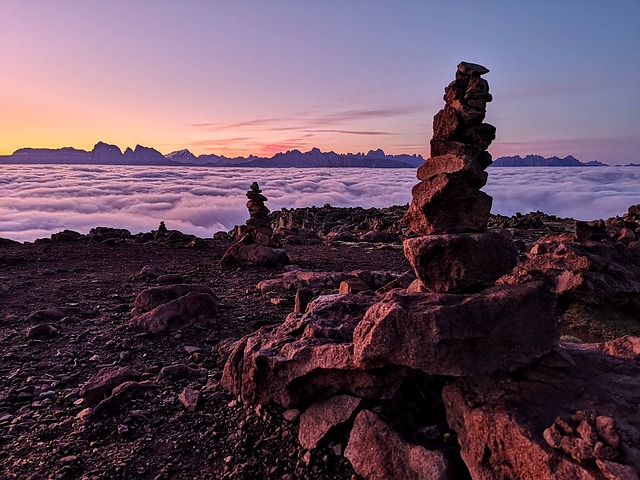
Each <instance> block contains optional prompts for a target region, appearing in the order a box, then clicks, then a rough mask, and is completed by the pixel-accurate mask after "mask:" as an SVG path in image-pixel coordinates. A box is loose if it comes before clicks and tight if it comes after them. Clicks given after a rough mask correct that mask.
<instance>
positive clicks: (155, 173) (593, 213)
mask: <svg viewBox="0 0 640 480" xmlns="http://www.w3.org/2000/svg"><path fill="white" fill-rule="evenodd" d="M489 173H490V175H489V183H488V185H487V186H486V187H485V191H486V192H487V193H489V194H491V195H492V196H493V197H494V201H493V212H494V213H500V214H504V215H512V214H513V213H515V212H517V211H520V212H523V213H525V212H528V211H534V210H542V211H544V212H545V213H549V214H555V215H559V216H563V217H574V218H578V219H582V220H589V219H594V218H607V217H610V216H614V215H621V214H622V213H624V212H625V211H626V209H627V207H628V206H629V205H632V204H636V203H640V168H633V167H620V168H556V169H551V168H546V169H544V168H538V169H534V168H527V169H522V168H495V169H490V171H489ZM253 181H258V182H259V183H260V185H261V187H262V189H263V191H264V193H265V195H266V196H267V197H268V198H269V201H268V202H267V206H268V207H269V208H270V209H271V210H278V209H280V208H283V207H286V208H297V207H307V206H311V205H316V206H322V205H324V204H326V203H328V204H331V205H333V206H363V207H384V206H389V205H397V204H405V203H407V202H409V201H410V200H411V187H412V186H413V185H414V184H415V183H416V179H415V170H412V169H398V170H395V169H393V170H388V169H301V170H296V169H232V168H184V169H179V168H162V167H153V168H148V167H93V166H46V165H36V166H18V165H5V166H3V167H2V173H1V174H0V237H4V238H11V239H15V240H20V241H32V240H34V239H35V238H38V237H44V236H49V235H50V234H51V233H54V232H57V231H60V230H63V229H71V230H77V231H79V232H82V233H86V232H88V231H89V229H91V228H92V227H96V226H109V227H117V228H127V229H129V230H131V231H132V232H133V233H137V232H140V231H150V230H152V229H155V228H156V227H157V226H158V224H159V222H160V221H164V222H165V223H166V224H167V227H168V228H170V229H176V230H180V231H183V232H185V233H192V234H196V235H198V236H201V237H209V236H211V234H212V233H214V232H216V231H218V230H230V229H231V228H232V227H233V226H234V225H236V224H241V223H244V221H245V220H246V219H247V217H248V214H247V210H246V207H245V203H246V197H245V192H246V190H247V188H248V186H249V185H250V184H251V183H252V182H253Z"/></svg>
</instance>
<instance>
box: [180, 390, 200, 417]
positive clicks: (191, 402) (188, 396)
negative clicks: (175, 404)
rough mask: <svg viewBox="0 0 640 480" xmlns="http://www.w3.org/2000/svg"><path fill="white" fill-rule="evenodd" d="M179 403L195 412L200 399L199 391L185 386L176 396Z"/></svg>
mask: <svg viewBox="0 0 640 480" xmlns="http://www.w3.org/2000/svg"><path fill="white" fill-rule="evenodd" d="M178 400H180V403H181V404H182V405H183V406H184V408H186V409H187V410H188V411H190V412H195V410H196V408H197V407H198V401H199V400H200V392H199V391H198V390H194V389H192V388H189V387H186V388H185V389H184V390H182V392H181V393H180V395H179V396H178Z"/></svg>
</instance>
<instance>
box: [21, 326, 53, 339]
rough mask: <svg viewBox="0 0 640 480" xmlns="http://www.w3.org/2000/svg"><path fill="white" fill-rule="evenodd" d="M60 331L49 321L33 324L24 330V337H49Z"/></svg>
mask: <svg viewBox="0 0 640 480" xmlns="http://www.w3.org/2000/svg"><path fill="white" fill-rule="evenodd" d="M59 333H60V329H59V328H58V327H56V326H55V325H51V324H49V323H41V324H40V325H35V326H33V327H30V328H28V329H27V331H26V332H25V335H26V337H27V338H28V339H29V340H31V339H34V338H40V339H42V338H49V337H53V336H55V335H58V334H59Z"/></svg>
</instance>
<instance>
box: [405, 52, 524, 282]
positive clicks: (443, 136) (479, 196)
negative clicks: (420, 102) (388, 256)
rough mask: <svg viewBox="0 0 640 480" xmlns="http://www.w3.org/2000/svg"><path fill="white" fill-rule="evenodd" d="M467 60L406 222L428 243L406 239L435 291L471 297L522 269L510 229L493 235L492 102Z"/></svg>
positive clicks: (437, 125) (448, 91) (450, 91)
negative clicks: (487, 187)
mask: <svg viewBox="0 0 640 480" xmlns="http://www.w3.org/2000/svg"><path fill="white" fill-rule="evenodd" d="M488 72H489V70H488V69H487V68H485V67H483V66H481V65H476V64H474V63H467V62H462V63H460V65H458V70H457V72H456V79H455V80H454V81H453V82H451V83H450V84H449V85H448V86H447V87H446V88H445V94H444V101H445V107H444V108H443V109H442V110H440V111H439V112H438V113H437V114H436V116H435V117H434V119H433V139H432V140H431V155H432V156H431V157H430V158H428V159H427V160H426V161H425V162H424V164H423V165H422V166H420V168H419V169H418V173H417V177H418V180H420V183H418V184H417V185H416V186H414V187H413V190H412V194H413V200H412V202H411V205H410V206H409V210H408V211H407V213H406V215H405V217H404V222H405V224H406V225H407V226H409V228H411V230H413V231H414V232H415V233H417V234H418V235H422V237H421V238H417V239H409V240H407V241H405V244H404V248H405V256H406V257H407V258H408V260H409V262H410V263H411V265H412V266H413V268H414V270H415V272H416V275H417V276H418V278H419V279H420V280H421V281H422V283H423V285H424V286H425V288H426V289H427V290H428V291H432V292H461V293H464V292H468V291H476V290H479V289H481V288H485V287H488V286H490V285H491V284H492V283H493V282H494V281H495V280H496V279H497V278H499V277H500V276H502V275H503V274H504V273H506V272H508V271H509V270H511V269H512V268H513V267H514V266H515V264H516V253H517V252H516V250H515V248H514V247H513V245H512V242H511V240H510V238H509V235H508V234H506V233H505V232H503V231H490V232H487V231H486V230H487V221H488V219H489V213H490V211H491V202H492V198H491V197H490V196H489V195H487V194H486V193H484V192H482V191H480V188H482V187H483V186H484V185H485V184H486V183H487V172H486V171H485V169H486V168H487V167H488V166H489V165H490V164H491V155H490V154H489V152H487V151H486V149H487V148H488V147H489V145H490V144H491V142H492V141H493V140H494V139H495V136H496V129H495V127H494V126H493V125H489V124H488V123H482V121H483V120H484V118H485V115H486V106H487V102H490V101H491V100H492V96H491V94H490V93H489V84H488V83H487V81H486V80H485V79H483V78H482V75H484V74H485V73H488Z"/></svg>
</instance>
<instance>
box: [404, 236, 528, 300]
mask: <svg viewBox="0 0 640 480" xmlns="http://www.w3.org/2000/svg"><path fill="white" fill-rule="evenodd" d="M404 256H405V257H406V258H407V260H409V263H410V264H411V266H412V267H413V270H414V272H415V273H416V276H417V277H418V278H419V279H420V280H421V281H422V284H423V285H424V286H425V288H426V290H427V291H431V292H443V293H444V292H449V293H454V292H469V291H478V290H480V289H481V288H486V287H490V286H492V285H493V284H494V282H495V281H496V280H497V279H498V278H500V277H501V276H502V275H504V274H505V273H508V272H509V271H511V269H512V268H513V267H515V266H516V256H517V251H516V249H515V247H514V246H513V241H512V240H511V236H510V235H509V233H507V232H506V231H504V230H491V231H488V232H485V233H456V234H449V235H429V236H425V237H418V238H409V239H407V240H405V241H404Z"/></svg>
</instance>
